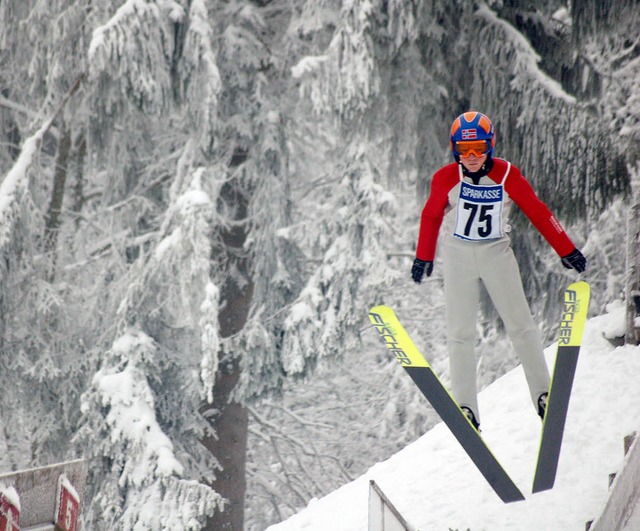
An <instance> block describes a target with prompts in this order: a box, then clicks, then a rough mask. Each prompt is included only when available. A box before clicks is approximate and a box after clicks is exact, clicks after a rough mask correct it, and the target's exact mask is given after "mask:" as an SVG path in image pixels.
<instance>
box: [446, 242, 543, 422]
mask: <svg viewBox="0 0 640 531" xmlns="http://www.w3.org/2000/svg"><path fill="white" fill-rule="evenodd" d="M443 254H444V265H443V268H444V292H445V306H446V326H447V346H448V349H449V364H450V371H451V392H452V394H453V396H454V398H455V399H456V400H457V402H458V403H459V404H460V405H461V406H468V407H470V408H471V409H472V410H473V412H474V413H475V415H476V419H477V420H478V422H479V421H480V412H479V410H478V397H477V386H476V380H477V376H476V356H475V343H476V321H477V314H478V306H479V302H480V282H481V281H482V283H483V284H484V286H485V288H486V290H487V292H488V293H489V296H490V297H491V300H492V302H493V304H494V306H495V308H496V310H497V311H498V313H499V314H500V317H501V318H502V321H503V322H504V326H505V329H506V331H507V335H508V336H509V339H510V340H511V343H512V345H513V348H514V349H515V351H516V354H517V355H518V358H519V359H520V362H521V363H522V367H523V369H524V373H525V376H526V379H527V383H528V386H529V391H530V394H531V400H532V401H533V404H534V407H535V408H536V411H537V409H538V404H537V402H538V397H539V396H540V394H542V393H544V392H547V391H548V390H549V380H550V378H549V370H548V368H547V364H546V361H545V359H544V353H543V346H542V338H541V334H540V330H539V329H538V326H537V325H536V323H535V321H534V320H533V316H532V315H531V310H530V309H529V304H528V303H527V299H526V297H525V294H524V289H523V287H522V279H521V278H520V269H519V268H518V264H517V262H516V258H515V256H514V254H513V251H512V249H511V246H510V242H509V239H508V238H506V237H505V238H500V239H498V240H491V241H488V242H467V241H464V240H460V239H458V238H454V237H453V236H447V237H446V238H445V241H444V242H443ZM508 399H509V397H505V400H508Z"/></svg>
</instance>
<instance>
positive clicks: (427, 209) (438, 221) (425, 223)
mask: <svg viewBox="0 0 640 531" xmlns="http://www.w3.org/2000/svg"><path fill="white" fill-rule="evenodd" d="M447 181H448V179H446V178H445V176H444V174H443V173H442V172H436V173H435V174H434V176H433V179H432V180H431V192H430V193H429V198H428V199H427V202H426V203H425V205H424V208H423V209H422V216H421V218H420V233H419V235H418V245H417V248H416V258H419V259H420V260H427V261H432V260H433V259H434V258H435V255H436V244H437V242H438V233H439V232H440V226H441V225H442V219H443V218H444V213H445V209H446V207H447V204H448V203H449V197H448V193H449V190H450V188H451V186H450V183H448V182H447Z"/></svg>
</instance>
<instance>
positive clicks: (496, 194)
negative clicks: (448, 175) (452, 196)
mask: <svg viewBox="0 0 640 531" xmlns="http://www.w3.org/2000/svg"><path fill="white" fill-rule="evenodd" d="M510 169H511V163H509V164H508V166H507V171H506V172H505V174H504V177H503V179H502V182H501V183H500V184H496V185H489V186H485V185H476V184H469V183H466V182H464V181H463V174H462V168H460V195H459V197H458V205H457V208H456V224H455V228H454V231H453V235H454V236H456V237H457V238H461V239H463V240H471V241H483V240H492V239H496V238H501V237H502V236H504V233H505V231H504V226H503V225H504V223H503V216H502V210H503V208H504V201H505V191H504V182H505V181H506V180H507V176H508V175H509V170H510Z"/></svg>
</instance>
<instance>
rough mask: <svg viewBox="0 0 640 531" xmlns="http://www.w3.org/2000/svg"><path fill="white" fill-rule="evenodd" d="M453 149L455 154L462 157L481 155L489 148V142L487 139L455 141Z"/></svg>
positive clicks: (487, 151)
mask: <svg viewBox="0 0 640 531" xmlns="http://www.w3.org/2000/svg"><path fill="white" fill-rule="evenodd" d="M453 150H454V151H455V153H456V154H457V155H460V156H461V157H463V158H466V157H468V156H469V155H475V156H476V157H482V156H483V155H486V154H487V153H489V151H490V150H491V144H490V143H489V142H488V141H487V140H473V141H469V142H455V143H454V145H453Z"/></svg>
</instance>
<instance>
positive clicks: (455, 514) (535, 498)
mask: <svg viewBox="0 0 640 531" xmlns="http://www.w3.org/2000/svg"><path fill="white" fill-rule="evenodd" d="M608 311H609V313H607V314H605V315H602V316H599V317H595V318H592V319H590V320H589V321H588V323H587V326H586V329H585V334H584V339H583V347H582V350H581V352H580V358H579V360H578V368H577V372H576V377H575V381H574V387H573V394H572V397H571V402H570V404H569V414H568V419H567V425H566V430H565V435H564V440H563V447H562V453H561V455H560V464H559V468H558V475H557V478H556V484H555V487H554V489H553V490H550V491H547V492H542V493H538V494H535V495H532V494H531V484H532V481H533V472H534V469H535V464H536V455H537V451H538V444H539V439H540V428H541V423H540V419H539V418H538V416H537V415H536V413H535V411H534V409H533V405H532V404H531V402H530V399H529V396H528V390H527V387H526V383H525V379H524V373H523V372H522V369H521V367H517V368H516V369H514V370H513V371H511V372H510V373H508V374H506V375H505V376H503V377H502V378H500V379H498V380H497V381H496V382H494V383H493V384H492V385H491V386H489V387H488V388H487V389H485V390H484V391H483V392H482V393H480V396H479V400H480V408H481V411H482V430H483V431H482V434H483V437H484V439H485V440H486V441H487V443H488V444H489V446H490V447H491V448H492V450H493V452H494V454H495V455H496V457H497V458H498V459H499V460H500V462H501V463H502V465H503V466H504V467H505V469H506V470H507V472H508V473H509V474H510V475H511V476H512V477H513V479H514V480H515V482H516V483H517V485H518V486H519V487H520V489H521V490H522V492H523V493H524V495H525V497H526V498H527V500H526V501H523V502H517V503H511V504H504V503H502V501H501V500H500V499H499V498H498V497H497V496H496V494H495V493H494V492H493V490H492V489H491V487H489V485H488V484H487V483H486V481H485V480H484V478H483V477H482V475H481V474H480V472H478V471H477V469H476V468H475V466H474V465H473V463H472V462H471V460H470V459H469V458H468V456H467V455H466V453H465V452H464V451H463V450H462V449H461V447H460V445H459V444H458V442H457V441H456V440H455V439H454V437H453V435H451V433H450V432H449V430H448V429H447V427H446V426H445V425H444V424H443V423H440V424H438V425H436V426H435V427H434V428H433V429H432V430H431V431H429V432H428V433H426V434H425V435H423V436H422V437H421V438H420V439H418V440H417V441H416V442H414V443H412V444H411V445H409V446H407V447H406V448H404V449H403V450H401V451H400V452H398V453H397V454H395V455H394V456H392V457H391V458H390V459H388V460H387V461H384V462H381V463H378V464H376V465H374V466H373V467H371V469H369V471H368V472H366V473H365V474H364V475H362V476H361V477H360V478H358V479H356V480H355V481H353V482H351V483H349V484H347V485H344V486H343V487H341V488H340V489H338V490H336V491H335V492H333V493H331V494H329V495H327V496H326V497H324V498H322V499H320V500H312V501H311V502H310V503H309V505H308V506H307V508H305V509H304V510H303V511H301V512H300V513H298V514H296V515H294V516H292V517H291V518H289V519H287V520H285V521H284V522H281V523H279V524H276V525H273V526H271V527H269V528H268V531H315V530H317V531H329V530H330V531H356V530H361V531H364V530H367V524H368V522H367V518H368V515H367V511H368V493H369V480H370V479H373V480H375V481H376V483H377V484H378V485H379V486H380V487H381V488H382V490H383V491H384V493H385V494H386V496H387V497H388V498H389V499H390V501H391V502H392V503H393V504H394V505H395V507H396V508H397V509H398V510H399V512H400V513H401V514H402V516H403V517H404V518H405V519H406V520H407V522H408V523H409V524H410V525H412V526H413V527H414V528H417V529H419V530H421V531H426V530H444V531H447V530H449V529H453V530H460V531H462V530H467V529H470V530H472V531H478V530H491V531H495V530H509V531H512V530H519V531H527V530H531V531H534V530H535V531H539V530H540V529H544V530H546V531H554V530H557V531H571V530H576V531H583V530H584V529H585V523H586V522H587V521H589V520H593V519H594V518H596V517H597V516H598V515H599V514H600V512H601V511H602V509H603V507H604V505H605V503H606V501H607V496H608V492H609V488H608V476H609V474H610V473H612V472H616V471H618V470H619V468H620V467H621V465H622V463H623V462H624V455H623V438H624V436H625V435H628V434H629V433H631V432H633V431H636V430H640V385H638V383H639V381H640V348H638V347H632V346H623V347H617V348H616V347H614V346H613V345H612V344H611V343H610V342H609V341H607V339H605V336H606V337H611V338H613V337H616V336H621V335H622V334H623V330H624V308H623V306H622V303H617V304H612V305H610V307H609V308H608ZM372 333H373V331H372ZM381 348H384V347H383V346H382V345H381ZM555 353H556V345H551V346H550V347H549V348H547V349H546V351H545V355H546V356H547V362H548V363H549V367H550V369H552V368H553V364H554V361H555ZM398 370H401V368H400V367H399V366H398ZM639 481H640V480H639Z"/></svg>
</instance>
